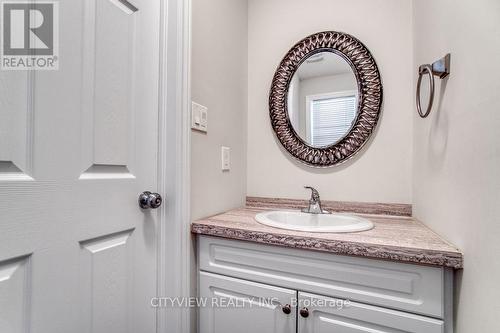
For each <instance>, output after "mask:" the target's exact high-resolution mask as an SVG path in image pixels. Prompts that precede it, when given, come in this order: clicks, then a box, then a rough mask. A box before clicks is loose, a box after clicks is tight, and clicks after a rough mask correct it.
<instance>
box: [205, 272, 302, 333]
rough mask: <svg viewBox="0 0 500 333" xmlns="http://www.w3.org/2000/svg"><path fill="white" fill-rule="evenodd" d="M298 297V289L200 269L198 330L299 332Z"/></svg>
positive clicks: (219, 332)
mask: <svg viewBox="0 0 500 333" xmlns="http://www.w3.org/2000/svg"><path fill="white" fill-rule="evenodd" d="M296 297H297V292H296V291H295V290H290V289H284V288H279V287H274V286H269V285H265V284H260V283H255V282H250V281H246V280H240V279H235V278H230V277H227V276H222V275H217V274H211V273H206V272H200V300H199V302H200V303H201V306H200V310H199V327H198V332H199V333H235V332H237V333H246V332H248V333H256V332H257V333H290V332H295V330H296V326H295V325H296V318H297V309H296V307H294V306H292V304H293V303H296V302H294V301H295V300H296ZM287 305H290V307H289V309H290V311H287V310H288V307H287Z"/></svg>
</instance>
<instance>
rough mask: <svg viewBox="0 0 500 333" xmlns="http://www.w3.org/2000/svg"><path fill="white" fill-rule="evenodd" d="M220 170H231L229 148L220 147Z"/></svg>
mask: <svg viewBox="0 0 500 333" xmlns="http://www.w3.org/2000/svg"><path fill="white" fill-rule="evenodd" d="M221 158H222V161H221V162H222V171H229V170H231V148H229V147H221Z"/></svg>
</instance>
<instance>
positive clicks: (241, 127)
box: [191, 0, 248, 219]
mask: <svg viewBox="0 0 500 333" xmlns="http://www.w3.org/2000/svg"><path fill="white" fill-rule="evenodd" d="M247 54H248V52H247V1H246V0H210V1H208V0H193V1H192V63H191V66H192V77H191V80H192V86H191V89H192V91H191V94H192V99H193V101H195V102H197V103H199V104H202V105H205V106H207V107H208V133H207V134H203V133H200V132H195V131H193V132H192V135H191V207H192V208H191V217H192V219H197V218H201V217H205V216H208V215H213V214H216V213H218V212H222V211H225V210H228V209H231V208H235V207H239V206H242V205H243V204H244V201H245V194H246V129H247V125H246V113H247ZM221 146H228V147H230V148H231V171H229V172H222V171H221V152H220V150H221Z"/></svg>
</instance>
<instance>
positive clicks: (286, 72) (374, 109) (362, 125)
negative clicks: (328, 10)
mask: <svg viewBox="0 0 500 333" xmlns="http://www.w3.org/2000/svg"><path fill="white" fill-rule="evenodd" d="M325 51H328V52H333V53H335V54H337V55H339V56H341V57H342V58H343V59H344V60H345V61H347V63H348V64H349V65H350V66H351V68H352V70H353V72H354V74H355V76H356V80H357V86H358V106H357V115H356V119H355V120H354V122H353V126H352V127H351V130H350V131H349V133H347V135H346V136H344V137H343V138H342V139H341V140H339V141H338V142H336V143H334V144H332V145H329V146H324V147H319V148H315V147H311V146H310V145H308V144H307V143H306V142H305V141H304V140H302V139H301V138H300V137H299V135H297V133H296V132H295V130H294V128H293V126H292V124H291V122H290V119H289V117H288V109H287V95H288V88H289V85H290V81H291V79H292V77H293V75H294V73H295V71H296V70H297V68H298V67H299V66H300V65H301V64H302V63H303V62H304V61H305V60H306V59H307V58H308V57H310V56H311V55H313V54H316V53H319V52H325ZM381 105H382V81H381V78H380V73H379V71H378V67H377V64H376V63H375V59H373V56H372V55H371V53H370V51H368V49H367V48H366V47H365V46H364V45H363V43H361V42H360V41H359V40H358V39H356V38H355V37H353V36H350V35H348V34H345V33H342V32H336V31H325V32H319V33H316V34H313V35H310V36H308V37H306V38H304V39H302V40H301V41H300V42H298V43H297V44H295V45H294V46H293V47H292V48H291V49H290V51H288V53H287V54H286V55H285V57H284V58H283V60H281V63H280V64H279V66H278V69H277V70H276V73H275V74H274V77H273V81H272V85H271V91H270V95H269V112H270V116H271V124H272V127H273V129H274V132H275V133H276V136H277V137H278V139H279V141H280V142H281V144H282V145H283V147H284V148H285V149H286V150H287V151H288V152H289V153H290V154H291V155H292V156H293V157H295V158H296V159H298V160H300V161H301V162H303V163H305V164H307V165H309V166H313V167H329V166H333V165H338V164H341V163H343V162H345V161H346V160H348V159H349V158H351V157H352V156H354V155H355V154H356V153H357V152H359V151H360V149H361V148H362V147H363V145H364V144H365V143H366V142H367V141H368V138H369V137H370V135H371V134H372V132H373V130H374V129H375V126H376V125H377V121H378V118H379V114H380V108H381Z"/></svg>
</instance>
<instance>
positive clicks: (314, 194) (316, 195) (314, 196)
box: [304, 186, 320, 202]
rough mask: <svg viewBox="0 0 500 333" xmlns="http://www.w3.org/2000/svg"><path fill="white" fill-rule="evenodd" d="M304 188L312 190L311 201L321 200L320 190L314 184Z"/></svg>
mask: <svg viewBox="0 0 500 333" xmlns="http://www.w3.org/2000/svg"><path fill="white" fill-rule="evenodd" d="M304 188H307V189H310V190H311V201H316V202H317V201H319V200H320V199H319V192H318V190H316V189H315V188H314V187H312V186H304Z"/></svg>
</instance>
